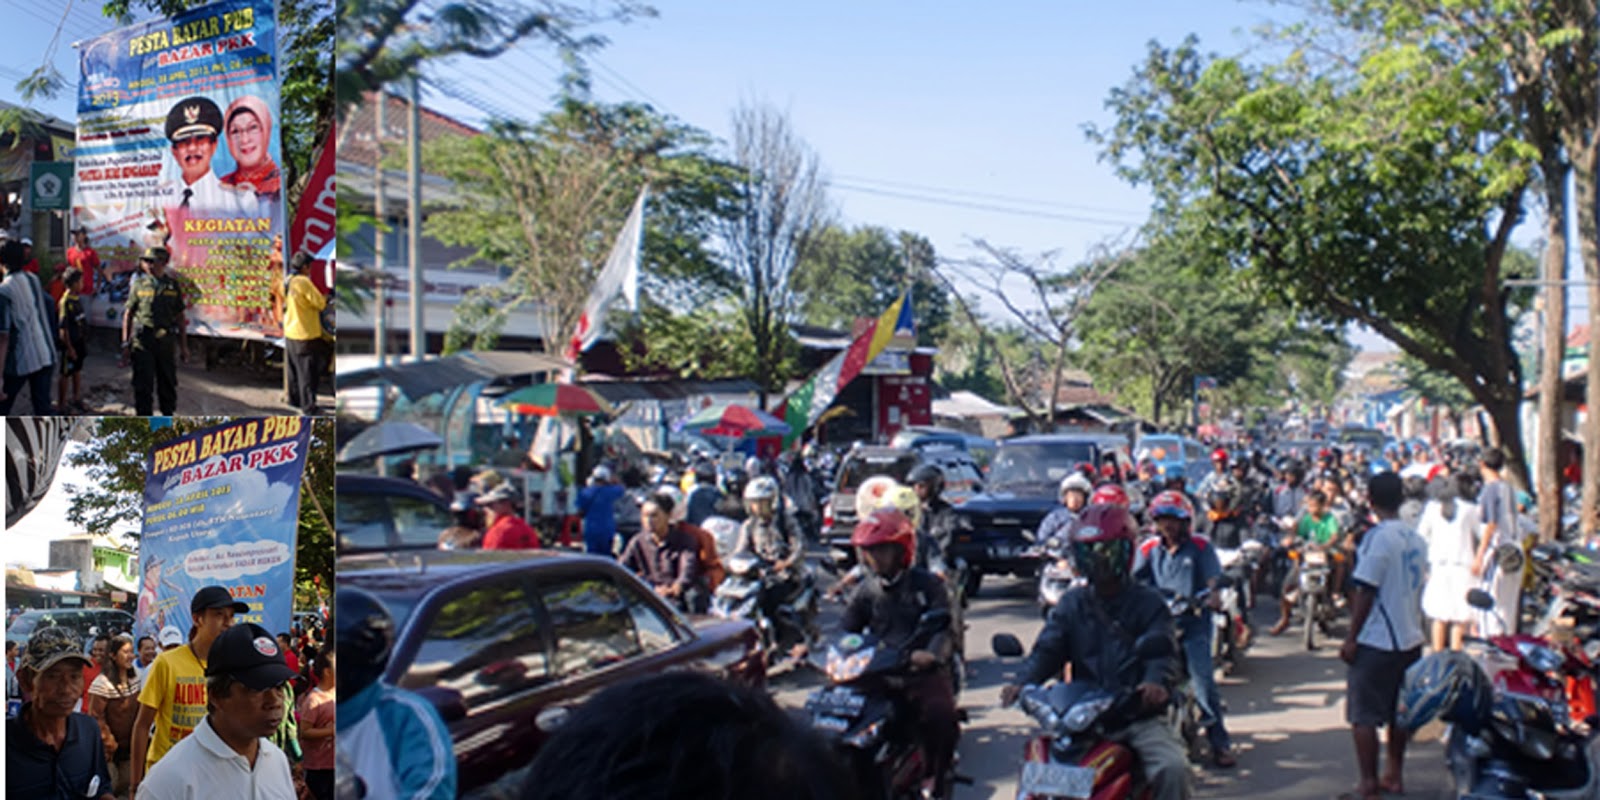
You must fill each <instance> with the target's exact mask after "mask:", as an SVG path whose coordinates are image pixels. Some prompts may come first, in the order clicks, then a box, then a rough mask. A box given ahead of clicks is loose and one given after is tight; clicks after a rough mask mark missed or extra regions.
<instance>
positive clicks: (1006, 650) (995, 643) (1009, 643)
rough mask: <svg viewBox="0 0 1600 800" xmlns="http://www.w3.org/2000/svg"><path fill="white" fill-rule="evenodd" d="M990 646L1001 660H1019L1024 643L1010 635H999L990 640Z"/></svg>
mask: <svg viewBox="0 0 1600 800" xmlns="http://www.w3.org/2000/svg"><path fill="white" fill-rule="evenodd" d="M989 646H990V647H992V648H994V654H995V655H997V656H999V657H1001V658H1017V657H1019V656H1021V655H1022V652H1023V651H1022V641H1021V640H1020V639H1018V638H1017V637H1015V636H1013V635H1011V634H1009V633H997V634H995V635H994V638H993V639H990V640H989Z"/></svg>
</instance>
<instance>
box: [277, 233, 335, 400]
mask: <svg viewBox="0 0 1600 800" xmlns="http://www.w3.org/2000/svg"><path fill="white" fill-rule="evenodd" d="M309 266H311V254H310V253H307V252H305V251H304V250H302V251H300V252H298V253H295V254H294V258H292V259H290V260H289V278H288V280H287V281H286V282H285V287H284V294H285V298H284V311H283V338H284V340H285V347H284V351H285V355H286V358H285V359H284V363H285V364H286V366H287V367H288V370H289V405H292V406H295V407H297V408H299V409H300V411H301V413H303V414H305V415H306V416H308V417H309V416H313V415H315V414H316V413H317V384H318V383H320V382H321V381H322V373H324V372H326V371H327V369H328V349H329V348H328V342H327V341H325V340H324V338H323V335H322V317H321V315H322V310H323V309H324V308H327V307H328V299H327V298H326V297H324V296H323V294H322V292H320V291H318V290H317V286H316V284H314V283H312V282H311V279H310V278H309V277H307V276H306V268H307V267H309Z"/></svg>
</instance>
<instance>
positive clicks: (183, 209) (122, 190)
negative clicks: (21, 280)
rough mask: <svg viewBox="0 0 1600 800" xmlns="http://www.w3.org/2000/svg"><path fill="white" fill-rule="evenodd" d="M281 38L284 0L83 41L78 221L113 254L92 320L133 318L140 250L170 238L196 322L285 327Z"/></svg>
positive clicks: (202, 11)
mask: <svg viewBox="0 0 1600 800" xmlns="http://www.w3.org/2000/svg"><path fill="white" fill-rule="evenodd" d="M277 49H278V29H277V22H276V18H275V16H274V10H273V2H272V0H223V2H219V3H213V4H211V5H207V6H203V7H200V8H196V9H193V10H190V11H187V12H185V13H184V14H182V15H180V16H176V17H172V18H169V19H161V20H157V21H153V22H147V23H143V24H140V25H135V26H132V27H128V28H123V29H121V30H117V31H114V32H112V33H108V34H106V35H104V36H101V37H98V38H96V39H91V40H89V41H86V42H83V43H81V44H80V45H79V53H80V56H79V64H80V76H79V84H78V140H77V149H76V151H75V152H74V162H75V164H76V167H75V176H74V180H73V183H72V190H73V200H72V215H73V219H72V226H73V227H74V228H76V227H78V226H83V227H84V228H86V229H87V232H88V236H89V244H90V246H91V247H93V248H94V249H95V250H96V251H97V252H98V253H99V255H100V258H101V261H102V263H103V264H104V265H105V275H104V276H97V280H96V281H95V294H94V296H93V297H92V298H86V306H87V310H88V312H89V316H90V321H91V323H92V324H97V325H113V326H114V325H119V324H120V321H121V316H122V307H123V303H125V302H126V301H127V296H128V283H129V279H130V278H131V277H132V276H133V275H134V274H135V273H136V271H137V270H138V269H139V258H140V256H141V254H143V253H144V252H145V250H146V248H151V247H162V248H165V249H166V250H167V251H168V253H170V256H171V260H170V262H169V264H168V270H169V271H170V272H173V273H174V274H176V275H177V276H178V277H179V280H180V281H182V282H183V283H184V284H185V285H186V289H187V290H188V293H189V303H190V306H189V314H188V319H189V331H190V333H194V334H200V335H205V336H220V337H227V338H275V337H278V336H280V335H282V320H281V310H280V309H281V305H282V300H281V284H282V267H281V265H280V264H279V263H278V261H277V259H278V258H281V257H278V256H275V255H274V250H275V247H281V244H280V243H281V236H282V233H283V227H284V219H283V217H284V190H285V188H286V187H285V186H284V185H283V176H282V172H281V170H280V168H279V165H280V164H282V163H283V153H282V148H281V146H280V144H279V141H280V137H279V127H278V126H279V125H280V124H281V122H282V120H281V116H280V114H279V83H278V65H277ZM101 277H105V278H109V280H100V279H99V278H101Z"/></svg>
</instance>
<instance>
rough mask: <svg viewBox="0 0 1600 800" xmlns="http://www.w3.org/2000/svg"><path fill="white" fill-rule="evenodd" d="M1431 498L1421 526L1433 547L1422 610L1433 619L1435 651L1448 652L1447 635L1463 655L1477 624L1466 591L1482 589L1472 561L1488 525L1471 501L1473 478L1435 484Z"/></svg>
mask: <svg viewBox="0 0 1600 800" xmlns="http://www.w3.org/2000/svg"><path fill="white" fill-rule="evenodd" d="M1428 494H1429V497H1430V499H1429V500H1428V502H1427V504H1426V505H1425V506H1424V507H1423V510H1422V517H1421V519H1420V520H1419V521H1418V523H1417V533H1418V534H1420V535H1421V536H1422V538H1423V539H1424V540H1426V541H1427V542H1428V567H1429V574H1428V584H1427V587H1426V588H1424V589H1423V590H1422V611H1423V613H1425V614H1427V615H1428V618H1429V619H1431V620H1433V631H1432V633H1433V636H1432V643H1433V649H1434V651H1435V652H1437V651H1440V650H1443V649H1444V648H1445V644H1446V641H1447V636H1448V643H1449V646H1450V649H1452V650H1460V649H1461V639H1462V637H1463V636H1465V635H1466V630H1467V625H1468V624H1469V623H1470V622H1471V620H1472V614H1473V609H1472V606H1470V605H1468V604H1467V592H1468V591H1469V590H1471V589H1472V588H1473V587H1475V586H1477V581H1476V580H1475V579H1474V578H1473V577H1472V560H1473V557H1474V556H1475V555H1476V554H1477V539H1478V533H1479V531H1480V530H1481V529H1482V527H1483V525H1482V522H1481V519H1480V515H1479V514H1478V506H1477V504H1476V503H1473V502H1471V501H1470V500H1469V499H1468V498H1470V497H1472V496H1473V495H1472V485H1471V477H1470V476H1467V475H1451V476H1446V477H1442V478H1438V479H1435V480H1434V481H1433V482H1432V483H1431V484H1430V485H1429V486H1428Z"/></svg>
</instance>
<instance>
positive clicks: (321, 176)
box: [283, 126, 338, 292]
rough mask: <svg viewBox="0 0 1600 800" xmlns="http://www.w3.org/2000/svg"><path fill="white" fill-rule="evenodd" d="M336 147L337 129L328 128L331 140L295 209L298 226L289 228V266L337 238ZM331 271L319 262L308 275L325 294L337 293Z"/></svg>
mask: <svg viewBox="0 0 1600 800" xmlns="http://www.w3.org/2000/svg"><path fill="white" fill-rule="evenodd" d="M336 149H337V148H336V147H335V146H334V126H329V127H328V141H327V142H325V143H323V145H322V155H321V156H320V157H318V158H317V168H316V169H315V170H312V172H311V180H310V181H308V182H306V191H305V193H304V194H302V195H300V205H299V207H297V208H296V209H295V213H294V224H293V225H290V226H289V243H288V247H286V248H284V251H283V260H284V262H285V263H287V262H288V261H289V259H290V258H293V257H294V254H295V253H298V252H300V251H301V250H305V251H308V252H310V253H312V254H316V253H318V252H320V251H321V250H322V248H324V247H326V246H327V245H328V243H329V242H332V241H333V238H334V227H333V226H334V221H335V220H336V219H337V216H336V215H337V213H338V211H337V209H336V208H335V203H336V202H337V199H338V195H337V193H336V192H335V191H334V178H333V173H334V162H335V161H336V160H337V158H338V153H337V152H335V151H336ZM330 273H331V270H328V269H326V268H324V266H323V262H320V261H319V262H317V263H316V264H314V265H313V266H312V267H311V268H310V269H308V270H306V276H307V277H309V278H311V282H312V283H314V284H316V285H317V288H318V289H320V290H322V291H323V292H330V291H333V276H332V275H331V274H330Z"/></svg>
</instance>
